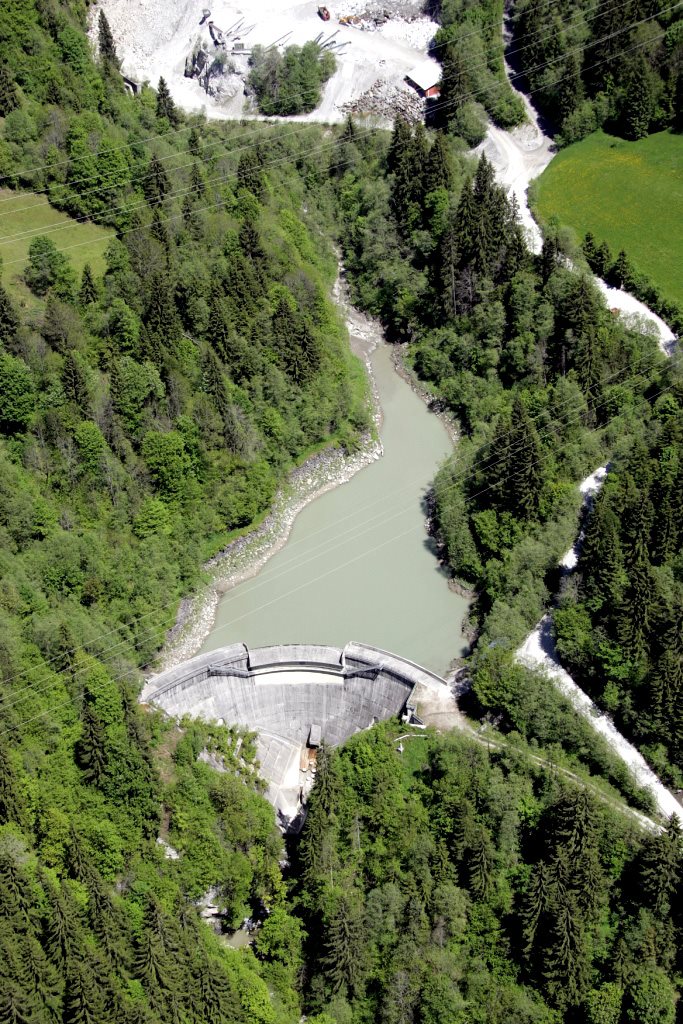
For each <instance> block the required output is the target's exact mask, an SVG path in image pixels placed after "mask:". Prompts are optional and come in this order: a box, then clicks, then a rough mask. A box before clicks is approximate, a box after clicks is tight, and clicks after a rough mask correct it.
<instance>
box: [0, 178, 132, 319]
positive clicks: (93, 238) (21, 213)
mask: <svg viewBox="0 0 683 1024" xmlns="http://www.w3.org/2000/svg"><path fill="white" fill-rule="evenodd" d="M36 235H47V236H48V238H51V239H52V241H53V242H54V243H55V245H56V246H57V248H58V249H59V250H60V251H62V252H63V253H64V255H65V256H67V257H68V259H69V262H70V263H71V266H72V267H73V268H74V270H75V271H76V273H77V274H78V277H79V279H80V275H81V271H82V270H83V266H84V265H85V264H86V263H89V264H90V266H91V267H92V269H93V271H94V273H95V274H96V275H99V274H102V273H104V270H105V263H104V251H105V249H106V248H107V245H108V243H109V239H110V238H111V237H112V235H113V232H112V231H105V230H104V229H103V228H99V227H97V225H96V224H89V223H87V222H83V223H81V222H80V221H76V220H73V218H71V217H68V216H67V215H66V214H64V213H59V211H58V210H55V209H53V207H51V206H50V205H49V203H47V202H46V201H45V197H44V196H40V195H36V194H35V193H33V192H11V191H9V190H8V189H0V259H2V283H3V284H4V285H5V287H6V288H8V289H9V290H10V291H12V292H13V294H14V296H15V298H16V299H17V300H19V301H20V302H22V303H25V304H33V303H32V299H31V296H30V293H29V291H28V289H27V288H26V286H25V285H24V284H23V281H22V280H21V274H22V272H23V270H24V267H25V266H26V263H27V262H28V247H29V245H30V244H31V241H32V239H33V238H35V237H36Z"/></svg>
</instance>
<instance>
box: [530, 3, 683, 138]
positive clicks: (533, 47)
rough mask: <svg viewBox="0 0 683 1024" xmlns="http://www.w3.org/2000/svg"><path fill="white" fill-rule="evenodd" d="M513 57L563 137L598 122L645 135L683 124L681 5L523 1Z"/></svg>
mask: <svg viewBox="0 0 683 1024" xmlns="http://www.w3.org/2000/svg"><path fill="white" fill-rule="evenodd" d="M513 25H514V37H513V44H512V47H511V50H510V60H511V63H513V65H514V66H515V67H516V68H519V70H520V71H521V72H523V76H524V81H525V82H526V84H527V85H528V88H530V89H531V90H533V93H534V103H536V104H537V105H538V106H539V108H540V110H541V111H542V112H543V113H544V114H546V115H547V116H548V118H550V120H551V121H552V123H553V125H554V126H555V127H556V129H557V130H558V132H559V141H560V142H562V143H569V142H575V141H576V140H577V139H581V138H583V137H584V136H585V135H588V134H589V133H590V132H592V131H595V129H596V128H600V127H604V128H605V130H606V131H610V132H614V133H615V134H618V135H623V136H624V137H625V138H627V139H640V138H642V137H643V136H644V135H647V134H648V133H649V132H653V131H660V130H661V129H662V128H667V127H669V126H673V127H675V128H676V129H677V130H679V131H680V130H681V128H683V10H682V9H681V6H680V4H676V3H674V4H661V5H660V4H657V5H653V4H647V3H637V2H629V3H625V4H624V3H621V2H615V0H608V2H607V3H601V4H598V5H588V4H585V3H582V2H578V3H574V2H571V3H569V4H568V5H563V6H562V8H561V9H560V8H558V7H557V5H556V4H554V3H552V2H551V0H547V2H542V3H537V2H536V0H520V2H519V3H516V4H515V5H514V10H513Z"/></svg>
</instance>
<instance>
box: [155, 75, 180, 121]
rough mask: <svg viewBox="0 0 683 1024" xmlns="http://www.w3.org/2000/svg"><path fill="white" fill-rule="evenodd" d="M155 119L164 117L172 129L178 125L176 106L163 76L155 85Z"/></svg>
mask: <svg viewBox="0 0 683 1024" xmlns="http://www.w3.org/2000/svg"><path fill="white" fill-rule="evenodd" d="M157 117H165V118H166V119H167V120H168V121H169V123H170V124H171V125H173V126H174V127H175V125H177V124H178V123H179V117H178V111H177V110H176V105H175V103H174V102H173V98H172V96H171V93H170V92H169V88H168V86H167V85H166V80H165V79H164V78H163V76H162V77H161V78H160V79H159V84H158V85H157Z"/></svg>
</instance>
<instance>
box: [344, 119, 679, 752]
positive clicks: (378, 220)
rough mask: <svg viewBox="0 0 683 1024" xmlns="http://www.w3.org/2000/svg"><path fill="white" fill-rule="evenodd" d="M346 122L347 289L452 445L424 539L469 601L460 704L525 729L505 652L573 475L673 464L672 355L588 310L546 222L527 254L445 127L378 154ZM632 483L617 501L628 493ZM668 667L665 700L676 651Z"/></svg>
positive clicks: (555, 534)
mask: <svg viewBox="0 0 683 1024" xmlns="http://www.w3.org/2000/svg"><path fill="white" fill-rule="evenodd" d="M354 131H357V129H354V128H352V127H349V128H348V129H347V132H346V136H345V137H343V141H342V145H343V146H344V147H345V149H346V159H347V161H348V160H349V159H350V157H349V151H351V150H353V151H355V161H356V162H355V164H353V166H352V167H350V168H347V170H346V172H345V173H344V175H343V176H341V177H340V179H339V182H338V194H339V202H340V204H341V208H342V213H343V223H344V228H343V231H344V234H343V239H344V246H345V257H346V263H347V266H348V268H349V273H350V276H351V279H352V281H353V282H354V287H355V297H356V300H357V301H358V302H359V303H360V304H361V305H363V306H364V307H365V308H367V309H369V310H370V311H371V312H373V313H374V314H375V315H378V316H380V317H381V318H382V320H383V322H384V323H385V325H386V327H387V330H388V331H389V333H390V336H392V337H393V338H394V339H396V340H399V341H404V342H408V343H409V345H408V356H407V358H408V359H409V361H410V362H411V363H412V365H413V367H414V369H415V371H416V372H417V374H418V375H419V376H420V377H421V378H422V380H424V381H426V382H428V383H429V384H431V385H432V387H433V389H434V394H435V397H438V400H439V401H441V402H443V403H445V404H446V406H447V407H448V408H449V409H451V410H452V412H453V413H454V414H455V415H456V416H457V419H458V421H459V423H460V425H461V429H462V435H463V436H462V438H461V440H460V442H459V445H458V450H457V453H456V454H455V455H454V456H453V457H452V459H451V460H450V461H449V462H448V463H447V464H446V465H445V466H444V468H443V469H442V470H441V472H440V473H439V475H438V477H437V480H436V484H435V500H436V518H437V523H438V531H439V537H440V539H441V542H442V544H443V548H444V556H445V558H446V559H447V561H448V564H449V565H450V567H451V569H452V570H453V572H454V573H455V575H456V576H457V577H458V578H459V579H460V580H462V581H464V582H465V583H466V584H468V585H469V586H470V587H472V589H473V590H474V591H475V592H476V594H477V597H478V600H477V603H476V605H475V607H474V613H473V614H474V617H475V625H476V628H477V630H478V645H477V648H476V651H475V656H474V659H473V676H474V696H475V698H476V701H477V703H478V710H479V711H485V712H487V713H489V714H492V715H494V716H496V717H498V718H499V719H500V721H501V724H505V725H507V727H509V728H513V729H515V730H517V731H522V732H523V733H526V732H527V730H528V729H529V726H530V722H531V721H532V720H536V719H537V718H538V715H535V716H534V715H531V713H530V709H529V706H528V703H527V702H526V701H520V696H519V692H518V689H517V686H518V678H517V670H516V669H515V668H514V667H513V666H512V665H511V656H512V652H513V651H514V649H515V647H516V646H517V644H519V643H520V642H521V640H522V639H523V637H524V636H525V635H526V633H527V632H528V631H529V629H530V628H532V627H533V625H534V624H535V623H536V622H537V621H538V620H539V619H540V618H541V616H542V615H543V612H544V610H545V608H546V607H547V606H548V603H549V601H550V599H551V597H552V594H553V590H554V589H555V587H556V586H557V582H558V580H557V576H556V571H555V567H556V565H557V563H558V561H559V559H560V558H561V556H562V554H563V553H564V552H565V551H566V550H567V548H568V547H569V546H570V545H571V543H572V540H573V538H574V536H575V534H576V529H577V525H576V514H577V504H578V495H577V491H576V481H577V480H578V479H580V478H581V477H582V476H584V475H586V474H587V473H589V472H590V471H592V470H593V469H594V468H595V467H596V466H597V465H599V464H600V463H601V462H604V461H605V460H606V458H607V457H608V456H610V455H613V456H614V457H615V458H617V457H621V458H624V459H627V458H629V457H630V454H629V453H631V452H633V451H638V450H640V449H641V448H642V446H643V445H645V446H646V448H647V446H648V445H649V444H652V445H654V446H655V449H654V450H655V452H658V451H659V448H658V447H657V446H658V445H661V446H662V450H665V451H666V452H667V457H669V454H670V457H671V460H672V467H677V465H678V463H677V461H676V454H675V450H672V449H671V445H672V444H674V446H675V438H676V437H677V433H676V431H677V430H678V431H680V424H681V418H682V416H683V382H682V381H681V375H680V367H679V366H678V364H677V362H676V361H674V362H673V363H672V361H670V360H667V359H666V358H665V357H664V356H663V355H662V354H661V353H660V352H659V351H658V348H657V344H656V340H655V339H654V338H653V337H651V336H648V335H647V334H646V333H640V332H639V331H637V330H633V329H629V328H628V327H627V326H625V325H624V323H623V322H622V321H620V320H618V319H615V318H614V317H613V316H612V315H611V314H610V313H609V312H608V310H606V309H605V306H604V303H603V301H602V299H601V297H600V295H599V293H598V292H597V290H596V289H595V286H594V285H593V283H592V280H591V278H590V276H589V274H588V273H587V272H586V270H585V264H583V267H584V269H577V270H571V269H569V261H570V260H571V261H572V262H574V263H576V264H577V265H578V266H579V267H581V265H582V252H581V250H577V251H575V250H574V249H573V248H572V247H571V246H570V244H569V243H568V242H567V240H566V239H564V237H563V236H561V235H553V234H552V233H550V234H549V235H548V237H547V238H546V240H545V243H544V246H543V251H542V253H541V255H540V256H539V257H532V256H531V255H530V253H529V251H528V250H527V248H526V246H525V243H524V239H523V237H522V232H521V228H520V227H519V224H518V222H517V220H516V217H515V210H514V207H513V206H512V205H511V203H510V202H509V200H508V199H507V197H506V194H505V192H504V190H503V189H502V188H500V187H499V186H498V185H496V183H495V181H494V179H493V173H492V169H491V167H490V165H489V164H488V163H487V162H486V160H485V159H482V160H481V161H480V162H479V164H478V165H477V166H476V168H474V167H472V168H468V167H467V166H466V164H463V162H462V161H458V160H456V159H455V158H454V157H453V153H452V152H451V151H450V150H449V148H448V143H447V140H446V137H444V136H443V135H437V136H436V137H435V138H434V140H433V141H431V142H430V141H429V140H428V139H427V137H426V135H425V133H424V132H423V130H422V128H421V127H419V126H418V128H417V129H415V130H411V128H410V127H409V126H408V125H407V124H405V123H402V122H400V121H399V122H397V124H396V128H395V130H394V133H393V136H392V139H391V141H390V144H389V147H388V149H387V151H386V157H384V158H382V156H381V154H379V155H378V152H377V147H376V146H372V147H370V145H369V144H368V143H366V142H365V140H364V139H362V138H360V137H357V138H356V142H354V141H353V139H354ZM420 171H421V173H420ZM373 179H374V181H373ZM380 253H381V254H382V256H380ZM656 458H658V455H653V459H656ZM671 472H672V474H673V475H672V478H671V487H672V488H673V490H672V493H680V480H679V479H678V478H677V477H676V473H677V469H676V468H672V470H671ZM652 473H653V476H654V471H652ZM641 479H643V478H642V477H640V476H639V477H638V478H637V481H636V483H635V484H633V488H634V495H633V497H632V499H631V500H632V501H633V502H637V501H638V496H639V497H640V499H642V500H645V499H646V494H645V493H641V492H640V491H639V490H638V487H639V481H640V480H641ZM655 479H656V478H655ZM653 486H654V480H653ZM677 488H678V489H677ZM648 500H650V501H652V500H653V498H652V497H650V498H649V499H648ZM654 500H655V501H656V498H655V499H654ZM650 528H651V529H654V527H653V524H650ZM647 536H648V537H649V534H648V535H647ZM643 543H647V541H643ZM668 543H670V544H671V545H672V546H671V548H670V554H669V555H668V556H667V566H666V568H663V571H662V572H660V573H659V574H658V575H657V585H656V587H655V584H654V583H653V587H655V590H654V592H653V594H652V596H651V600H652V601H653V602H654V603H655V605H656V607H657V610H658V611H657V614H658V615H659V616H660V618H657V619H656V620H655V618H653V619H652V626H651V628H652V630H653V632H654V631H656V629H657V628H658V625H661V623H663V622H666V623H669V624H670V625H669V626H667V629H675V628H676V622H675V615H676V609H677V608H680V598H681V590H680V586H681V584H680V553H679V551H680V544H679V541H678V539H677V538H676V537H673V536H672V537H671V539H670V541H668ZM595 571H596V572H600V571H601V567H600V566H597V565H596V567H595ZM633 585H636V586H637V582H636V581H635V580H634V581H633ZM627 589H628V587H626V589H625V591H624V599H625V600H630V599H631V591H628V594H629V597H628V598H627V597H626V591H627ZM625 607H626V606H625ZM611 610H612V611H614V609H611ZM625 614H626V613H625ZM653 614H654V613H653ZM655 621H656V622H657V624H658V625H655ZM491 645H493V647H492V646H491ZM656 657H657V654H656V651H653V658H654V659H656ZM676 666H678V667H677V668H676ZM641 667H642V666H641ZM672 672H673V675H672V678H671V684H670V685H671V686H672V687H673V691H672V696H671V700H672V701H673V703H674V704H677V702H680V698H681V688H680V658H679V659H678V661H676V660H675V659H674V661H673V663H672ZM629 678H631V683H630V685H633V683H634V678H632V677H629ZM623 685H625V681H624V683H623V684H622V688H623ZM524 688H525V692H527V689H528V688H527V686H526V684H524ZM541 699H542V698H541V697H540V695H537V696H536V699H535V700H534V699H532V698H531V696H529V700H530V701H531V703H532V704H536V701H537V700H541ZM643 699H647V698H645V695H644V694H643ZM520 706H524V711H523V712H521V713H520ZM677 706H680V704H677ZM548 727H549V726H548V723H547V721H546V722H545V728H548ZM544 738H545V739H546V740H547V734H546V735H545V737H544ZM649 739H650V742H652V734H651V733H650V735H649ZM660 739H661V738H660ZM661 742H664V743H665V745H666V746H667V747H668V746H669V740H668V739H666V740H664V739H661ZM660 753H661V751H660ZM656 763H657V764H658V767H660V768H661V756H658V757H657V758H656Z"/></svg>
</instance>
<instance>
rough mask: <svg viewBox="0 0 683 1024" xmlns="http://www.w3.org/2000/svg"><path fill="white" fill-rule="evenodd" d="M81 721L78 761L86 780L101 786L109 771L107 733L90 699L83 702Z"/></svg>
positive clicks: (77, 746)
mask: <svg viewBox="0 0 683 1024" xmlns="http://www.w3.org/2000/svg"><path fill="white" fill-rule="evenodd" d="M81 721H82V732H81V737H80V739H79V741H78V743H77V745H76V754H77V758H78V763H79V764H80V766H81V768H82V769H83V773H84V775H85V778H86V780H87V781H88V782H90V783H91V784H92V785H94V786H101V785H102V783H103V782H104V780H105V777H106V773H107V750H106V735H105V731H104V727H103V725H102V722H101V721H100V718H99V715H98V714H97V712H96V711H95V708H94V707H93V705H92V702H91V701H90V700H87V699H86V700H85V701H84V702H83V708H82V711H81Z"/></svg>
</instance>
